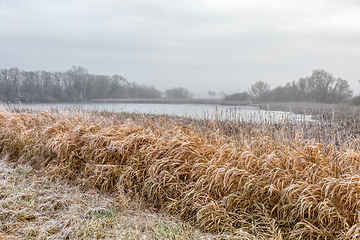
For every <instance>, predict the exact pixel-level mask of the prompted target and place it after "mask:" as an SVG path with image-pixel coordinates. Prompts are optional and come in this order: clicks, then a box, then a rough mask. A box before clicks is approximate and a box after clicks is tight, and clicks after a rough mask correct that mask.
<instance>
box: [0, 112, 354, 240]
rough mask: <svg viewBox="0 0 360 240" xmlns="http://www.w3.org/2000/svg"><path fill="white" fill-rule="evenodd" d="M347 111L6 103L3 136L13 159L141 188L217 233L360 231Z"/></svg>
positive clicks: (69, 176)
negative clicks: (255, 115) (312, 113)
mask: <svg viewBox="0 0 360 240" xmlns="http://www.w3.org/2000/svg"><path fill="white" fill-rule="evenodd" d="M336 119H338V118H336ZM336 119H335V118H334V119H333V120H334V121H332V122H331V121H327V120H326V119H323V121H324V122H314V123H292V122H286V121H285V122H284V123H281V124H271V123H266V124H258V123H252V122H229V121H224V122H220V121H219V122H217V121H206V120H192V119H183V118H176V117H170V116H151V115H148V116H146V115H136V114H110V113H105V112H102V113H101V112H76V111H53V112H45V111H42V112H16V111H13V112H9V111H6V110H5V111H2V112H0V121H1V123H3V124H2V125H1V126H0V147H1V154H2V155H3V156H7V161H8V162H13V163H16V164H29V165H30V166H32V167H33V168H34V169H35V170H36V171H41V172H44V173H46V175H47V176H51V177H52V178H57V179H65V180H66V181H70V182H71V183H72V184H74V186H78V187H80V188H83V189H98V190H101V191H105V192H107V193H109V194H117V195H118V196H124V197H126V198H129V197H133V198H136V199H140V201H141V202H142V203H144V204H146V206H147V207H148V208H151V209H156V210H157V211H161V212H166V213H167V214H170V215H171V216H176V217H178V218H180V219H182V221H185V222H186V223H188V224H191V226H194V227H196V228H199V229H201V230H202V231H203V232H206V233H211V234H213V235H217V234H226V235H227V236H233V237H234V238H243V239H299V238H306V239H356V238H358V237H359V234H360V223H359V215H358V211H359V210H360V205H359V204H360V190H359V186H360V177H359V160H360V155H359V154H360V152H359V151H360V150H359V144H358V140H357V138H356V134H357V133H356V131H357V130H356V129H355V130H354V131H352V129H350V128H349V126H344V125H339V123H340V122H335V120H336ZM355 123H356V119H355V120H354V121H352V122H351V124H355ZM331 124H332V125H331ZM336 124H337V125H339V127H338V128H336V129H334V127H333V126H335V125H336ZM349 124H350V122H349ZM319 126H321V127H319ZM329 133H336V134H337V135H336V136H334V137H330V138H329V137H326V136H328V135H329ZM351 134H352V135H351ZM94 191H95V190H94ZM3 198H4V197H3ZM30 199H32V197H30ZM119 201H120V205H121V201H122V200H119ZM117 204H119V203H117ZM1 216H3V215H1ZM14 228H16V227H14ZM1 231H2V232H3V234H5V233H7V231H8V230H6V229H2V230H1ZM190 235H191V234H190ZM190 235H189V236H190ZM180 236H181V234H180V235H179V237H180ZM191 236H194V235H191ZM184 238H187V237H186V236H185V235H184Z"/></svg>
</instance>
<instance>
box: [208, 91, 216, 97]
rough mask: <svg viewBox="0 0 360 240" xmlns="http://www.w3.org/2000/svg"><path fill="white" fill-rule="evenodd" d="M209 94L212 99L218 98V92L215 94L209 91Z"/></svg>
mask: <svg viewBox="0 0 360 240" xmlns="http://www.w3.org/2000/svg"><path fill="white" fill-rule="evenodd" d="M208 94H209V96H210V98H215V96H216V92H213V91H208Z"/></svg>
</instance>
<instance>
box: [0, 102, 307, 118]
mask: <svg viewBox="0 0 360 240" xmlns="http://www.w3.org/2000/svg"><path fill="white" fill-rule="evenodd" d="M7 107H8V108H10V109H11V108H26V109H34V110H39V109H76V110H99V111H109V112H116V113H119V112H130V113H131V112H134V113H144V114H168V115H176V116H181V117H191V118H196V119H221V120H236V121H247V122H250V121H253V122H264V121H265V122H283V121H294V122H299V121H301V122H304V121H305V122H308V121H311V116H310V115H302V114H293V113H290V112H282V111H269V110H261V109H259V108H258V107H254V106H223V105H203V104H137V103H136V104H134V103H76V104H75V103H62V104H11V105H7ZM0 110H1V109H0Z"/></svg>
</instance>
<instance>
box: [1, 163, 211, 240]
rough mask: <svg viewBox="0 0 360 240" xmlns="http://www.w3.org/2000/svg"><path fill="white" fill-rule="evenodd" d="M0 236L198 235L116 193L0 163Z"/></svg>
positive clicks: (120, 237)
mask: <svg viewBox="0 0 360 240" xmlns="http://www.w3.org/2000/svg"><path fill="white" fill-rule="evenodd" d="M0 223H1V224H0V239H89V238H91V239H103V238H116V239H198V238H208V237H206V236H205V235H201V234H200V232H199V231H197V230H196V229H194V228H193V227H191V226H189V225H188V224H186V223H184V222H182V221H180V220H178V219H176V218H174V217H169V216H165V215H163V214H161V213H157V212H154V211H151V210H150V209H148V208H146V207H145V206H144V205H143V204H142V203H141V202H140V201H136V200H131V201H130V200H129V199H128V198H126V197H125V196H122V195H119V194H116V193H111V194H110V193H105V192H100V191H97V190H94V189H80V188H79V187H78V186H71V185H70V184H69V183H68V182H65V181H63V180H58V179H50V178H49V177H47V176H45V175H43V174H41V173H39V172H36V171H35V170H34V169H33V168H31V167H29V166H24V165H23V166H11V165H8V164H7V163H6V162H5V161H4V159H3V160H1V161H0Z"/></svg>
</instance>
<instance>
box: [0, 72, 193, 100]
mask: <svg viewBox="0 0 360 240" xmlns="http://www.w3.org/2000/svg"><path fill="white" fill-rule="evenodd" d="M164 95H165V97H167V98H190V97H191V96H192V95H191V94H190V93H189V91H188V90H187V89H184V88H180V87H179V88H172V89H168V90H166V92H165V93H163V92H161V91H159V90H157V89H156V88H155V87H153V86H146V85H140V84H137V83H134V82H132V83H131V82H129V81H127V80H126V79H125V78H124V77H122V76H120V75H113V76H107V75H94V74H90V73H89V72H88V70H87V69H85V68H83V67H78V66H74V67H72V68H71V69H69V70H67V71H64V72H48V71H20V70H19V69H18V68H10V69H0V101H3V102H76V101H87V100H91V99H120V98H161V97H163V96H164Z"/></svg>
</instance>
